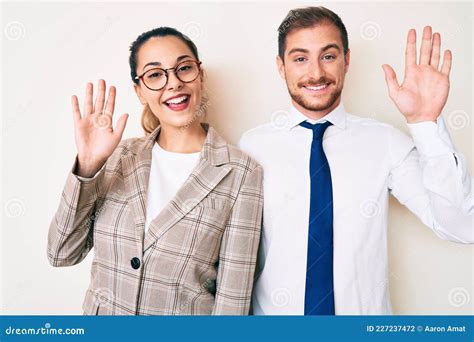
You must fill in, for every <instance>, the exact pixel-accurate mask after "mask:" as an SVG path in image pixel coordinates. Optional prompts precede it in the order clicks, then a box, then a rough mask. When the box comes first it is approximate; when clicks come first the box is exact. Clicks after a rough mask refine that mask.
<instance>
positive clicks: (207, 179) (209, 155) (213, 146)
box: [143, 124, 232, 251]
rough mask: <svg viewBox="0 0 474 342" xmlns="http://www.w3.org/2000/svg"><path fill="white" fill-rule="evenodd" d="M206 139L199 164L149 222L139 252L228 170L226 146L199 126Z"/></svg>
mask: <svg viewBox="0 0 474 342" xmlns="http://www.w3.org/2000/svg"><path fill="white" fill-rule="evenodd" d="M202 125H203V127H204V129H206V131H207V137H206V140H205V142H204V145H203V149H202V151H201V155H200V158H199V162H198V164H197V166H196V167H195V168H194V170H193V171H192V172H191V175H190V176H189V177H188V179H187V180H186V182H185V183H184V184H183V186H182V187H181V188H180V189H179V190H178V192H177V193H176V195H175V196H174V197H173V199H172V200H171V201H170V202H169V203H168V204H167V205H166V206H165V207H164V208H163V210H162V211H161V212H160V213H159V215H158V216H157V217H156V218H155V219H154V220H153V221H152V222H151V224H150V227H149V229H148V231H147V233H146V234H145V241H144V246H143V251H146V250H147V249H148V248H149V247H150V246H151V245H152V244H153V243H154V242H155V241H156V240H157V239H159V238H160V237H161V236H162V235H163V234H164V233H166V232H167V231H168V230H169V229H170V228H172V227H173V225H175V224H176V223H177V222H178V221H179V220H181V219H182V218H183V217H184V216H185V215H186V214H187V213H188V212H189V211H191V210H192V209H193V208H194V207H195V206H196V205H197V204H199V202H201V201H202V200H203V199H204V197H206V196H207V195H208V194H209V192H211V191H212V189H214V188H215V187H216V186H217V184H219V182H220V181H221V180H222V179H223V178H224V177H225V176H226V175H227V174H228V173H229V172H230V170H232V167H231V166H230V165H228V163H229V152H228V149H227V143H226V142H225V141H224V139H222V138H221V137H220V136H219V135H218V134H217V132H216V131H215V130H214V129H213V128H212V127H209V126H208V125H207V124H202Z"/></svg>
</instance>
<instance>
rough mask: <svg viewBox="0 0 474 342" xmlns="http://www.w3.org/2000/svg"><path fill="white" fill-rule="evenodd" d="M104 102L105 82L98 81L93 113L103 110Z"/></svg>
mask: <svg viewBox="0 0 474 342" xmlns="http://www.w3.org/2000/svg"><path fill="white" fill-rule="evenodd" d="M104 101H105V81H104V80H99V83H98V91H97V97H96V99H95V104H94V113H101V112H102V110H103V109H104Z"/></svg>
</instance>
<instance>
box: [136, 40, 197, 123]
mask: <svg viewBox="0 0 474 342" xmlns="http://www.w3.org/2000/svg"><path fill="white" fill-rule="evenodd" d="M190 60H196V57H195V56H194V55H193V53H192V52H191V50H190V49H189V48H188V47H187V46H186V44H185V43H184V42H183V41H182V40H181V39H179V38H177V37H174V36H166V37H153V38H150V39H149V40H148V41H146V42H145V43H144V44H143V45H142V46H141V47H140V49H139V50H138V52H137V70H136V72H137V75H142V74H143V73H145V72H147V71H148V70H151V69H156V68H161V69H168V68H174V67H175V66H176V65H178V64H180V63H182V62H183V61H190ZM150 63H152V64H150ZM156 75H157V74H153V75H152V76H153V77H156ZM134 88H135V91H136V93H137V95H138V97H139V99H140V102H141V103H142V104H143V105H146V104H148V105H149V106H150V109H151V111H152V112H153V114H155V115H156V116H157V117H158V119H159V120H160V123H161V124H162V125H168V126H173V127H183V126H189V125H191V124H192V123H193V122H195V121H196V122H198V121H199V120H198V116H199V108H200V105H201V97H202V95H201V94H202V72H200V73H199V76H198V77H197V78H196V79H195V80H194V81H192V82H189V83H184V82H182V81H180V80H179V79H178V78H177V77H176V74H175V73H174V71H173V70H168V82H167V83H166V85H165V86H164V88H162V89H160V90H158V91H154V90H150V89H148V88H147V87H146V86H145V84H143V79H142V80H140V84H139V85H136V84H135V86H134Z"/></svg>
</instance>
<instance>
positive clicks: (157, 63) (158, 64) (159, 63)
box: [142, 55, 191, 70]
mask: <svg viewBox="0 0 474 342" xmlns="http://www.w3.org/2000/svg"><path fill="white" fill-rule="evenodd" d="M188 57H189V58H191V56H189V55H182V56H179V57H178V58H176V62H179V61H181V60H183V59H185V58H188ZM149 65H153V66H161V62H150V63H147V64H145V66H144V67H143V69H142V70H145V68H146V67H147V66H149Z"/></svg>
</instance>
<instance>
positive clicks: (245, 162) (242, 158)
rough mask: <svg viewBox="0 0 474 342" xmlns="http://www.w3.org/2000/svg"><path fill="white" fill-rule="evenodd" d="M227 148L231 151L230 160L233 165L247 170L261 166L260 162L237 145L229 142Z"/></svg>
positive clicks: (250, 170)
mask: <svg viewBox="0 0 474 342" xmlns="http://www.w3.org/2000/svg"><path fill="white" fill-rule="evenodd" d="M227 150H228V151H229V161H230V163H231V164H232V165H233V166H237V167H239V168H241V169H242V170H245V171H246V172H252V171H254V170H255V169H256V168H258V167H260V164H259V163H258V162H257V161H256V160H255V159H253V158H252V157H251V156H250V155H248V154H247V153H245V152H244V151H242V150H241V149H239V148H238V147H237V146H234V145H231V144H227Z"/></svg>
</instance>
